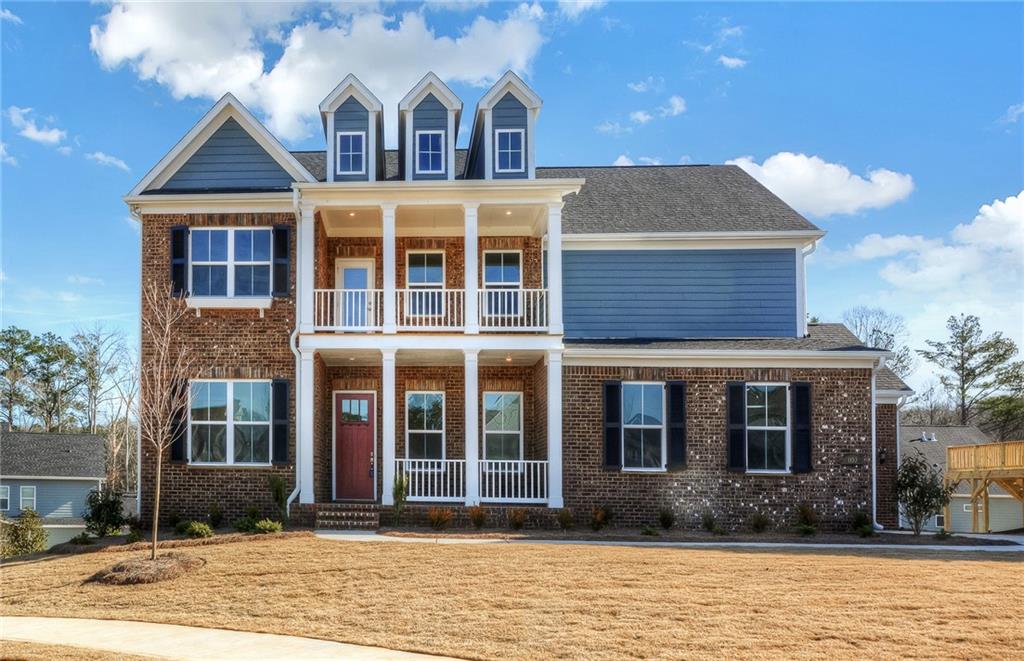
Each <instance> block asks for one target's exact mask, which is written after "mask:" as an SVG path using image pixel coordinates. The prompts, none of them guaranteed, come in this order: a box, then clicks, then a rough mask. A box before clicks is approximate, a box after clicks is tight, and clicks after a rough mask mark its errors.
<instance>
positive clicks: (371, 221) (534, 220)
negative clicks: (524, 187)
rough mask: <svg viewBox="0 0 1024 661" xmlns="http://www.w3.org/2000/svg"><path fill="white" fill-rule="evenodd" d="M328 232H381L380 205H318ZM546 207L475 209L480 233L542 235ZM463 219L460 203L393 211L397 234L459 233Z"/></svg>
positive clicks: (374, 235)
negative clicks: (458, 204) (320, 206)
mask: <svg viewBox="0 0 1024 661" xmlns="http://www.w3.org/2000/svg"><path fill="white" fill-rule="evenodd" d="M319 212H320V219H321V221H322V222H323V224H324V230H325V231H326V232H327V235H328V236H338V237H345V236H348V237H364V236H373V237H376V236H381V235H382V231H381V211H380V208H379V207H375V206H374V207H365V206H364V207H342V206H337V207H326V208H321V209H319ZM546 213H547V207H546V206H545V205H539V204H497V205H481V206H480V208H479V211H478V212H477V226H478V228H479V235H480V236H541V235H542V234H543V233H544V231H545V226H546ZM464 231H465V219H464V216H463V209H462V207H461V206H449V205H436V206H434V205H431V206H399V207H398V209H396V211H395V233H396V234H397V235H398V236H462V235H463V233H464Z"/></svg>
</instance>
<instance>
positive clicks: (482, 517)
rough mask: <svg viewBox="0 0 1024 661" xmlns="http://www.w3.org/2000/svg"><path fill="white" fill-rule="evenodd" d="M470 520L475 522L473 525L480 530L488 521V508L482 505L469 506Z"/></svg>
mask: <svg viewBox="0 0 1024 661" xmlns="http://www.w3.org/2000/svg"><path fill="white" fill-rule="evenodd" d="M469 521H470V523H472V524H473V527H474V528H476V529H477V530H480V529H481V528H483V527H484V524H485V523H487V508H486V507H481V506H480V505H474V506H473V507H470V508H469Z"/></svg>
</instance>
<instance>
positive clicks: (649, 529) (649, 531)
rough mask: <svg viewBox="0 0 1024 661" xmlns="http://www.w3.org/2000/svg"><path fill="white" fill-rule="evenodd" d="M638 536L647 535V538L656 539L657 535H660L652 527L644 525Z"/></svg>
mask: <svg viewBox="0 0 1024 661" xmlns="http://www.w3.org/2000/svg"><path fill="white" fill-rule="evenodd" d="M640 534H641V535H647V536H648V537H658V536H659V535H661V533H659V532H658V531H657V530H655V529H654V527H653V526H648V525H645V526H644V527H643V528H641V529H640Z"/></svg>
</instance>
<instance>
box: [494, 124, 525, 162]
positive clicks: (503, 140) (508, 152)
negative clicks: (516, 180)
mask: <svg viewBox="0 0 1024 661" xmlns="http://www.w3.org/2000/svg"><path fill="white" fill-rule="evenodd" d="M525 134H526V132H525V131H524V130H523V129H497V130H496V131H495V132H494V144H495V148H494V171H495V172H523V171H524V169H525V166H524V160H525V159H524V158H523V143H524V140H525Z"/></svg>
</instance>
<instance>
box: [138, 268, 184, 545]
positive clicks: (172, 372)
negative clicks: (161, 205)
mask: <svg viewBox="0 0 1024 661" xmlns="http://www.w3.org/2000/svg"><path fill="white" fill-rule="evenodd" d="M142 309H143V313H142V346H143V352H144V353H143V356H142V359H141V364H142V372H141V386H142V388H141V397H140V399H139V427H140V430H141V432H142V438H143V440H144V442H145V443H146V444H147V446H148V447H149V448H150V449H151V450H152V451H153V453H154V454H155V456H154V458H153V460H154V462H155V468H156V475H155V477H156V479H155V481H154V485H153V546H152V550H151V552H150V559H151V560H155V559H156V545H157V529H158V527H159V522H160V475H161V472H162V471H163V455H164V453H165V452H167V451H168V449H169V448H170V447H171V444H172V443H173V442H174V440H175V439H176V438H177V437H178V436H179V435H180V434H183V433H184V429H182V428H181V425H182V424H183V423H182V420H183V412H184V411H185V410H187V408H188V406H189V403H190V402H189V399H190V394H189V388H188V382H189V379H191V378H193V376H194V372H193V369H194V367H193V357H192V356H193V354H192V352H191V351H189V349H188V347H187V346H186V344H185V342H183V338H182V337H181V335H180V334H179V333H178V331H177V325H178V322H179V321H180V320H181V319H182V317H184V316H185V315H186V314H187V313H188V311H187V309H186V307H185V304H184V301H183V300H182V299H180V298H178V297H175V296H174V295H173V293H172V292H171V289H170V287H169V286H166V287H164V286H160V285H159V284H157V283H156V282H149V283H146V285H145V286H144V287H143V293H142Z"/></svg>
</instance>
